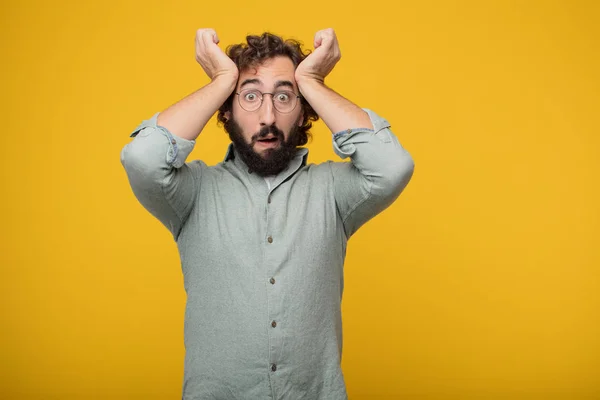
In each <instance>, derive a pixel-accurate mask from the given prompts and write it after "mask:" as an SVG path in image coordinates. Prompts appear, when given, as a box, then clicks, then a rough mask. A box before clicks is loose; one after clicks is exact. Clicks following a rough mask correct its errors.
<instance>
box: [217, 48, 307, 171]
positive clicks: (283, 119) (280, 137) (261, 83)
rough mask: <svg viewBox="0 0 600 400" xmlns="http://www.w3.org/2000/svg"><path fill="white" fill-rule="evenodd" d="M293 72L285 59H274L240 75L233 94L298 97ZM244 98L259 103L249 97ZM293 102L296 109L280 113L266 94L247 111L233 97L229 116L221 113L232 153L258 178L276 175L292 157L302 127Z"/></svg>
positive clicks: (289, 61)
mask: <svg viewBox="0 0 600 400" xmlns="http://www.w3.org/2000/svg"><path fill="white" fill-rule="evenodd" d="M294 72H295V68H294V64H293V63H292V61H291V60H290V59H289V58H288V57H283V56H279V57H275V58H272V59H269V60H267V61H265V62H264V63H263V64H262V65H260V66H258V67H257V68H250V69H247V70H244V71H241V72H240V77H239V80H238V84H237V87H236V90H235V91H236V92H237V93H242V92H243V91H246V90H248V89H256V90H259V91H260V92H262V93H277V92H280V91H291V92H293V93H294V95H295V94H298V87H297V85H296V81H295V79H294ZM247 98H249V99H252V100H254V101H258V102H259V103H260V100H257V99H256V98H255V97H252V95H250V96H249V97H247ZM293 101H296V107H295V108H294V109H293V110H292V111H290V112H286V113H283V112H280V111H278V110H277V109H276V108H275V106H274V100H273V96H271V95H270V94H267V95H264V96H263V101H262V104H261V105H260V107H259V108H257V109H256V110H254V111H247V110H246V109H244V108H242V106H241V105H240V96H239V95H236V96H235V97H234V100H233V107H232V112H231V113H225V117H226V118H227V119H228V122H227V123H226V124H225V128H226V130H227V132H228V133H229V136H230V137H231V139H232V141H233V143H234V145H235V147H236V150H238V152H239V153H240V155H241V156H242V159H244V161H245V162H246V163H247V164H249V167H250V168H251V169H253V170H255V171H256V172H257V173H259V174H260V175H273V174H277V173H279V172H280V171H281V170H283V169H284V168H285V167H286V166H287V164H288V163H289V161H290V160H291V158H292V157H293V156H294V154H295V149H296V140H297V132H298V129H299V128H300V127H301V126H302V122H303V113H302V106H301V104H300V100H299V99H295V98H294V99H293ZM246 108H248V107H247V106H246ZM251 164H252V165H251Z"/></svg>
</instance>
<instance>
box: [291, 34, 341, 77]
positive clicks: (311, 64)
mask: <svg viewBox="0 0 600 400" xmlns="http://www.w3.org/2000/svg"><path fill="white" fill-rule="evenodd" d="M314 46H315V50H314V51H313V52H312V53H311V54H309V55H308V57H306V58H305V59H304V60H303V61H302V62H301V63H300V64H299V65H298V68H296V81H301V80H303V79H315V80H317V81H320V82H323V81H324V80H325V77H326V76H327V75H328V74H329V73H330V72H331V70H332V69H333V67H335V64H337V62H338V61H339V60H340V58H341V57H342V53H341V52H340V45H339V43H338V40H337V37H336V36H335V32H334V31H333V29H331V28H328V29H323V30H320V31H318V32H317V33H316V34H315V41H314Z"/></svg>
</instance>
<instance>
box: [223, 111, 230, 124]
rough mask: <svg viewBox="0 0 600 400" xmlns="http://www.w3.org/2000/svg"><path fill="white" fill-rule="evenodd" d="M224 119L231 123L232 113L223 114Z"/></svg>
mask: <svg viewBox="0 0 600 400" xmlns="http://www.w3.org/2000/svg"><path fill="white" fill-rule="evenodd" d="M223 118H225V121H227V122H229V119H230V118H231V111H225V112H224V113H223Z"/></svg>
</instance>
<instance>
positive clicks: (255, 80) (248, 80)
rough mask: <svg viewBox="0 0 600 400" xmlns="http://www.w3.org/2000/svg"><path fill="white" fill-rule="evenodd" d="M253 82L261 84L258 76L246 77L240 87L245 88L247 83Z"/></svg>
mask: <svg viewBox="0 0 600 400" xmlns="http://www.w3.org/2000/svg"><path fill="white" fill-rule="evenodd" d="M252 83H257V84H260V83H261V82H260V79H257V78H252V79H246V80H245V81H244V82H242V84H241V85H240V89H241V88H243V87H244V86H246V85H250V84H252Z"/></svg>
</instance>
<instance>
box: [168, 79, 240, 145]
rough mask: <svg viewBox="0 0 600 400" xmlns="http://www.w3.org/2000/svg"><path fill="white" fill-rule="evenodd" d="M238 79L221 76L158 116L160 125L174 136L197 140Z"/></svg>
mask: <svg viewBox="0 0 600 400" xmlns="http://www.w3.org/2000/svg"><path fill="white" fill-rule="evenodd" d="M236 83H237V77H234V76H231V77H228V76H221V77H219V78H217V79H215V80H213V81H211V82H210V83H209V84H207V85H206V86H204V87H202V88H201V89H199V90H197V91H196V92H194V93H192V94H190V95H188V96H187V97H185V98H183V99H181V100H180V101H179V102H177V103H175V104H173V105H172V106H170V107H169V108H167V109H166V110H164V111H163V112H161V113H160V114H159V115H158V121H157V123H158V125H160V126H163V127H165V128H167V129H168V130H169V131H170V132H171V133H173V134H174V135H176V136H178V137H180V138H183V139H187V140H195V139H196V138H197V137H198V135H199V134H200V132H202V129H204V126H206V124H207V123H208V121H209V120H210V119H211V117H212V116H213V115H214V113H215V112H216V111H217V110H218V109H219V107H221V105H222V104H223V103H224V102H225V100H227V98H228V97H229V95H230V94H231V93H232V92H233V90H234V88H235V85H236Z"/></svg>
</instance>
